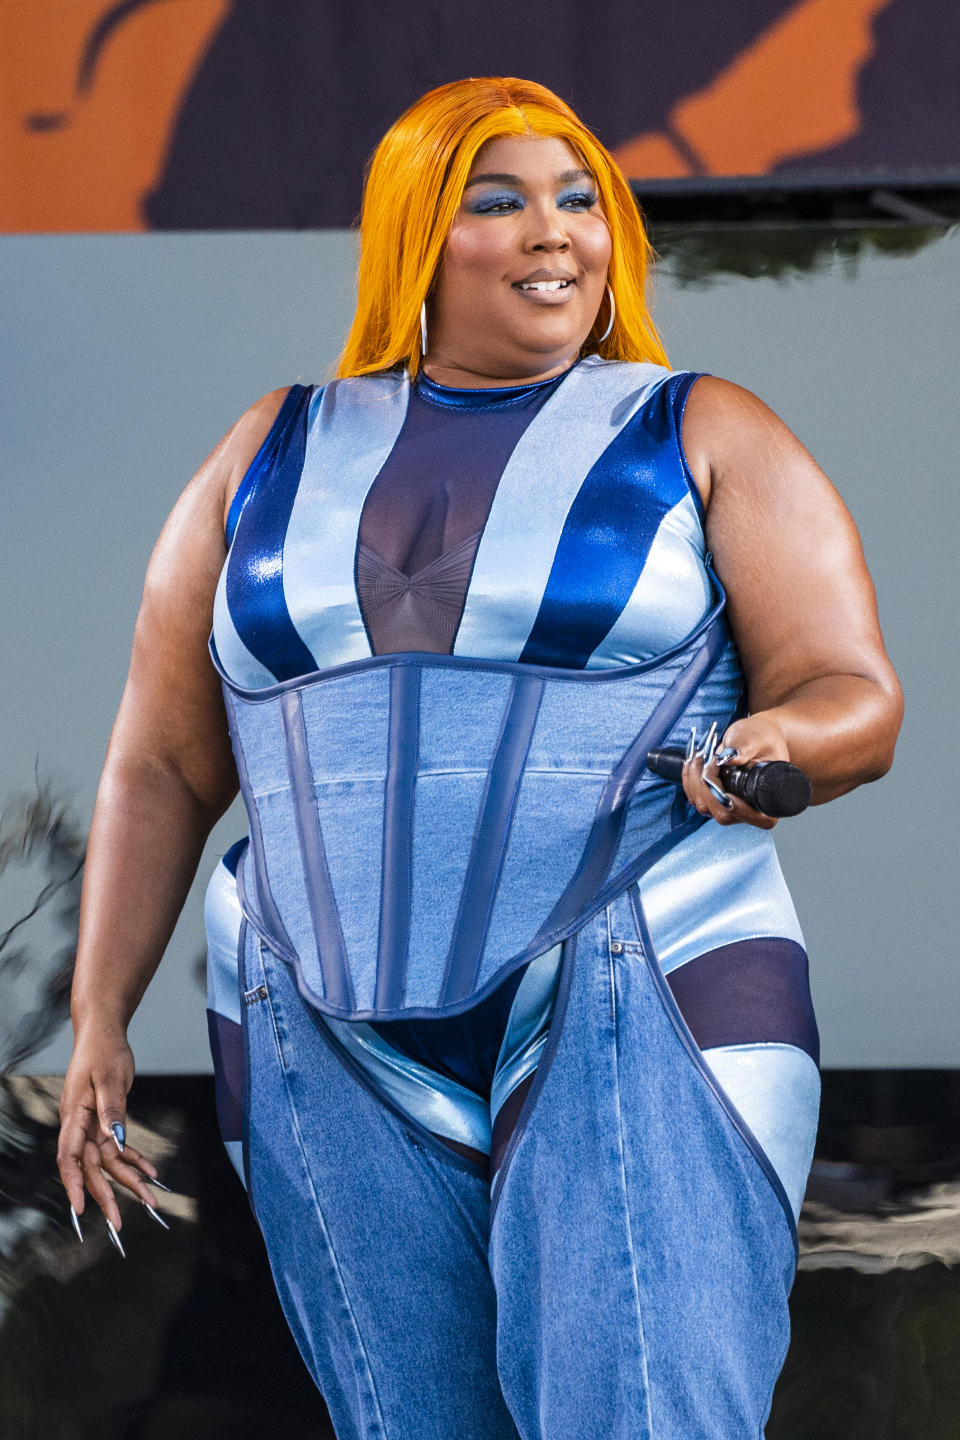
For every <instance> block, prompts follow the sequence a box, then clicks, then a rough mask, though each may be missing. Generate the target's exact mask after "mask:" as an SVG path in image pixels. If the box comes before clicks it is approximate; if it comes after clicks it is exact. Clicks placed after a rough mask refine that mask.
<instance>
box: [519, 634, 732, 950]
mask: <svg viewBox="0 0 960 1440" xmlns="http://www.w3.org/2000/svg"><path fill="white" fill-rule="evenodd" d="M726 640H727V637H726V627H725V626H724V625H723V624H722V623H720V622H719V621H718V622H717V623H716V624H714V626H713V627H712V629H711V631H710V633H709V635H708V637H707V639H706V641H705V642H704V644H703V645H702V646H701V647H700V649H699V650H698V651H697V652H696V654H695V655H694V657H693V659H692V660H691V661H690V663H689V664H688V665H686V666H685V667H684V669H683V670H681V671H680V674H679V675H678V676H677V678H676V679H675V680H674V682H673V684H672V685H671V686H670V688H669V689H668V690H667V691H666V693H665V694H664V695H663V696H661V698H660V700H659V702H658V703H657V705H656V706H655V708H654V710H653V712H652V714H651V715H650V717H649V719H648V720H647V723H646V724H645V725H644V727H643V729H642V730H641V731H640V733H639V735H637V736H636V737H635V738H634V739H633V740H632V741H631V743H630V744H629V746H628V747H627V749H626V750H625V751H624V753H623V755H622V756H621V757H620V759H619V760H618V762H617V764H616V766H615V768H614V769H613V770H612V771H611V773H610V777H609V779H608V780H607V783H606V785H605V786H604V787H603V794H602V795H601V796H600V799H599V801H598V802H597V809H596V814H595V815H594V819H593V825H592V826H591V828H590V834H589V835H588V836H587V843H586V845H585V846H584V847H583V855H582V856H581V858H580V864H579V865H578V866H577V869H576V871H575V873H574V875H573V877H572V879H571V880H570V883H569V884H568V885H567V888H566V889H565V890H564V892H563V894H562V895H561V896H560V899H559V900H558V901H557V903H556V905H554V907H553V909H552V910H551V912H550V914H549V915H548V916H547V918H546V920H545V921H544V922H543V925H542V926H541V927H540V931H539V932H538V934H537V936H536V937H535V938H536V940H538V941H539V940H541V939H542V938H543V937H544V936H545V935H547V934H549V933H550V932H551V931H553V930H556V929H558V928H562V927H564V926H565V925H567V924H568V923H569V921H570V920H571V919H572V918H573V916H575V915H577V914H578V912H579V911H581V910H582V909H583V907H584V906H585V905H586V904H587V903H588V901H589V900H590V899H591V897H592V896H595V894H596V892H597V891H598V890H599V888H600V886H601V885H602V884H603V882H604V880H605V879H606V876H607V872H608V870H609V868H610V866H611V865H612V864H613V860H614V856H615V855H616V852H617V846H618V845H619V843H620V835H621V833H622V830H623V824H624V820H625V819H626V813H627V801H628V800H629V798H630V795H631V794H632V792H633V790H634V789H635V787H636V785H637V782H638V780H639V779H640V776H641V774H642V773H643V771H644V769H645V768H646V763H647V753H648V752H649V751H650V750H655V749H656V748H657V746H658V745H661V744H662V743H663V740H664V738H665V737H666V736H667V735H669V733H670V731H671V730H672V729H673V727H674V725H675V724H676V723H677V721H678V719H679V718H680V716H681V715H682V714H683V712H684V710H685V709H686V708H687V706H688V705H689V703H690V700H691V698H692V697H693V695H694V694H695V692H696V691H697V690H698V689H699V687H700V685H701V684H702V683H703V681H704V680H705V678H706V677H707V675H709V673H710V671H711V670H712V669H713V667H714V666H715V665H716V663H717V661H718V660H719V659H720V656H721V655H722V654H723V651H724V647H725V646H726Z"/></svg>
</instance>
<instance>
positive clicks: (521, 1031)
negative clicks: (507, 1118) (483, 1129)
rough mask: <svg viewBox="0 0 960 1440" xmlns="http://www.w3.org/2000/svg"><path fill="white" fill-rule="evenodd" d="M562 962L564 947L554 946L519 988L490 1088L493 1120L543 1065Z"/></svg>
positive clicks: (531, 965)
mask: <svg viewBox="0 0 960 1440" xmlns="http://www.w3.org/2000/svg"><path fill="white" fill-rule="evenodd" d="M562 959H563V947H562V946H561V945H554V947H553V949H552V950H547V951H545V952H544V954H543V955H538V956H537V958H536V960H531V961H530V963H529V964H528V966H527V968H526V970H525V971H524V975H523V979H522V980H521V981H520V984H519V985H518V986H517V993H516V994H515V995H514V997H513V1004H512V1005H511V1006H510V1015H509V1017H508V1019H507V1024H506V1029H505V1030H504V1035H503V1041H502V1043H501V1045H500V1053H499V1055H498V1056H497V1063H496V1067H495V1070H494V1076H493V1084H492V1085H491V1087H490V1119H491V1121H493V1120H495V1119H496V1118H497V1115H498V1114H499V1113H500V1109H501V1107H502V1106H503V1104H504V1101H505V1100H506V1099H507V1098H508V1096H510V1095H512V1093H513V1091H514V1090H515V1089H516V1088H517V1086H518V1085H519V1084H520V1082H521V1081H522V1080H525V1079H526V1077H527V1076H528V1075H529V1074H530V1073H531V1071H533V1070H535V1069H536V1068H537V1066H538V1064H539V1063H540V1056H541V1054H542V1052H543V1047H544V1045H545V1044H546V1041H547V1032H548V1030H549V1029H550V1020H551V1017H552V1016H553V1011H554V1005H555V1003H556V998H557V984H558V981H559V977H560V962H561V960H562Z"/></svg>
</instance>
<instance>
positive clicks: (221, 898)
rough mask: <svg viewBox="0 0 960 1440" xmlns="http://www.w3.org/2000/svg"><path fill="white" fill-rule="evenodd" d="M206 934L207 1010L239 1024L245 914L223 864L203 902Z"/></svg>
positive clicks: (218, 865) (232, 879)
mask: <svg viewBox="0 0 960 1440" xmlns="http://www.w3.org/2000/svg"><path fill="white" fill-rule="evenodd" d="M203 920H204V926H205V928H206V933H207V1009H208V1010H214V1011H216V1013H217V1014H218V1015H223V1016H225V1017H226V1019H227V1020H232V1021H233V1022H234V1024H236V1025H239V1024H240V981H239V978H238V973H237V972H238V964H237V947H238V946H239V944H240V926H241V925H242V924H243V912H242V911H241V909H240V900H239V898H238V896H237V882H236V879H235V878H234V876H233V875H232V874H231V872H230V871H229V870H228V869H227V867H226V865H224V863H223V861H222V860H221V861H220V862H219V863H218V864H217V866H216V868H215V870H214V872H213V874H212V875H211V876H210V880H209V883H208V885H207V889H206V894H205V895H204V899H203Z"/></svg>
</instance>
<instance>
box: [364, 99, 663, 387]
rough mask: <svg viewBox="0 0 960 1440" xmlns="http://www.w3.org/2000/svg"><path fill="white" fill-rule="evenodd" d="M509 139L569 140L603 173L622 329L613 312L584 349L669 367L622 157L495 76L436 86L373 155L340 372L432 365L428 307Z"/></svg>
mask: <svg viewBox="0 0 960 1440" xmlns="http://www.w3.org/2000/svg"><path fill="white" fill-rule="evenodd" d="M504 135H517V136H523V135H536V136H544V137H551V138H556V139H559V140H565V141H566V142H567V143H568V144H569V145H570V146H571V148H572V149H573V150H574V152H575V153H576V154H577V155H578V156H580V157H581V158H582V160H583V162H584V164H585V165H586V166H587V167H588V168H589V169H590V170H591V171H592V173H593V175H594V178H595V180H596V183H597V189H598V191H599V194H600V199H601V202H602V205H603V210H604V214H605V215H606V219H607V224H608V226H609V227H610V241H611V253H610V264H609V266H608V272H607V274H608V281H609V284H610V288H611V289H612V291H613V294H614V299H615V301H616V316H615V319H614V322H613V329H612V330H611V331H610V334H609V335H608V336H607V338H606V339H605V340H604V341H603V342H602V343H601V342H600V340H599V338H598V337H599V336H600V335H601V334H602V333H603V329H604V328H605V326H606V322H607V319H608V318H609V317H608V314H607V306H606V305H601V306H600V312H599V314H598V316H597V319H596V320H595V322H594V325H593V329H592V330H591V332H590V334H589V336H588V337H587V339H586V341H585V343H584V346H583V353H595V354H599V355H602V356H603V357H604V359H607V360H647V361H653V362H654V363H655V364H658V365H666V364H667V363H668V361H667V357H666V353H665V351H664V348H663V344H662V342H661V340H660V336H659V335H658V334H657V331H656V327H655V326H654V323H653V320H652V319H651V317H650V312H649V310H648V308H647V300H646V279H647V267H648V264H649V263H650V261H651V260H652V258H653V250H652V247H651V245H650V242H649V240H648V239H647V235H646V231H645V230H644V227H643V220H642V218H641V216H640V211H639V209H638V208H637V203H636V200H635V199H634V197H633V193H632V192H631V190H630V187H629V185H628V184H627V181H626V179H625V178H624V176H623V172H622V171H621V170H620V168H619V166H618V165H617V163H616V161H615V160H614V158H613V156H612V155H611V154H610V153H609V152H608V151H607V150H605V149H604V147H603V146H602V145H601V144H600V142H599V140H598V139H597V138H596V136H595V135H593V134H591V132H590V131H589V130H588V129H587V127H586V126H585V125H584V124H583V122H582V121H581V120H580V118H579V117H578V116H577V115H576V114H575V113H574V111H573V110H571V108H570V106H569V105H567V104H566V102H565V101H563V100H561V99H560V97H559V96H558V95H555V94H554V93H553V91H552V90H548V89H546V87H545V86H543V85H537V84H536V83H535V82H534V81H531V80H517V79H514V78H512V77H503V76H487V77H484V78H481V79H476V80H454V81H452V82H451V83H450V84H449V85H440V86H439V87H438V88H437V89H436V90H429V91H428V92H427V94H426V95H423V96H421V98H420V99H419V100H417V101H416V102H415V103H414V104H413V105H411V106H410V108H409V109H408V110H405V111H404V113H403V114H402V115H401V116H400V118H399V120H397V121H396V122H395V123H394V124H393V125H391V127H390V129H389V130H388V131H387V133H386V135H384V137H383V139H382V140H381V141H380V144H379V145H378V146H377V148H376V150H375V151H374V153H373V156H372V157H371V160H370V164H369V168H368V171H367V176H366V183H365V185H364V194H363V209H362V213H361V219H360V266H359V272H358V277H357V278H358V294H357V308H356V311H355V313H354V317H353V324H352V326H351V328H350V333H349V335H348V336H347V342H346V345H345V346H344V349H343V353H342V354H341V356H340V359H339V361H338V363H337V371H336V373H337V376H338V377H343V376H347V375H366V374H370V373H371V372H373V371H378V370H390V369H394V368H395V367H397V366H401V365H402V366H405V367H406V368H407V369H408V370H409V372H410V375H411V377H412V376H414V375H416V373H417V370H418V369H419V368H420V362H421V358H422V355H421V346H420V306H421V305H422V303H423V301H424V300H425V299H426V298H427V296H428V295H429V293H430V290H431V288H432V286H433V283H434V279H435V277H436V274H437V270H438V267H439V265H440V260H441V257H442V254H443V247H444V245H445V244H446V240H447V236H448V234H449V233H450V227H451V225H452V224H453V221H454V217H455V216H456V214H457V211H458V210H459V208H460V202H461V200H462V198H463V191H464V187H465V185H466V183H467V180H468V179H469V176H470V170H471V167H472V165H473V162H474V159H475V157H476V154H477V151H478V150H479V149H480V147H481V146H482V145H484V144H486V142H487V141H488V140H493V139H496V138H499V137H500V136H504Z"/></svg>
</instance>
